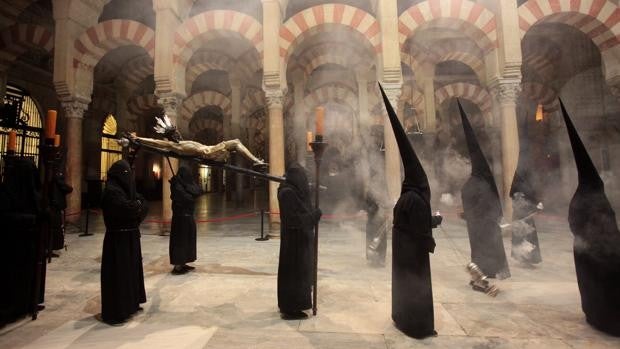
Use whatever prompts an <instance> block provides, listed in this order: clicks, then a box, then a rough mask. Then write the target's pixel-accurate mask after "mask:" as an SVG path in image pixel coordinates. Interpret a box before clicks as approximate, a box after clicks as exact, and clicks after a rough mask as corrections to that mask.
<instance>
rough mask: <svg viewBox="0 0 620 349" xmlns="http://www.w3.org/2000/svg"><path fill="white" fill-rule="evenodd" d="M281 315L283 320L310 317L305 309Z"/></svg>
mask: <svg viewBox="0 0 620 349" xmlns="http://www.w3.org/2000/svg"><path fill="white" fill-rule="evenodd" d="M281 317H282V319H283V320H301V319H306V318H308V314H306V313H304V312H303V311H295V312H292V313H284V312H283V313H281Z"/></svg>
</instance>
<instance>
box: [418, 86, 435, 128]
mask: <svg viewBox="0 0 620 349" xmlns="http://www.w3.org/2000/svg"><path fill="white" fill-rule="evenodd" d="M421 83H422V92H423V93H424V113H425V118H424V120H425V122H424V132H427V133H435V131H436V130H437V110H436V109H435V108H436V107H435V79H434V78H433V76H432V75H431V76H424V77H423V78H422V79H421Z"/></svg>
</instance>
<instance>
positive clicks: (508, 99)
mask: <svg viewBox="0 0 620 349" xmlns="http://www.w3.org/2000/svg"><path fill="white" fill-rule="evenodd" d="M490 86H491V93H492V94H493V96H494V97H495V98H496V99H497V100H498V101H499V103H500V104H516V103H517V98H519V95H520V94H521V79H497V80H495V81H493V82H492V83H491V85H490Z"/></svg>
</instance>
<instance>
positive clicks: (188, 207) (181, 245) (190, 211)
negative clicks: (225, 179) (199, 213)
mask: <svg viewBox="0 0 620 349" xmlns="http://www.w3.org/2000/svg"><path fill="white" fill-rule="evenodd" d="M200 195H202V190H200V186H199V185H198V184H197V183H196V182H194V179H193V178H192V175H191V173H190V171H189V169H187V168H186V167H180V168H179V171H178V172H177V174H176V176H174V177H172V178H171V179H170V199H172V225H171V227H170V245H169V252H170V264H173V265H183V264H185V263H190V262H193V261H195V260H196V221H195V220H194V206H195V201H196V198H198V197H199V196H200Z"/></svg>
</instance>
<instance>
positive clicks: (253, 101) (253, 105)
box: [241, 88, 265, 116]
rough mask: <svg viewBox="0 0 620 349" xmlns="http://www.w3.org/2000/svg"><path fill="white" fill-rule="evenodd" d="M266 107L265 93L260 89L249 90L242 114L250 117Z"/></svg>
mask: <svg viewBox="0 0 620 349" xmlns="http://www.w3.org/2000/svg"><path fill="white" fill-rule="evenodd" d="M264 107H265V92H263V90H259V89H254V88H252V89H248V91H247V93H246V95H245V98H243V102H242V105H241V114H242V115H246V116H247V115H250V114H252V113H254V112H255V111H257V110H258V109H260V108H264Z"/></svg>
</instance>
